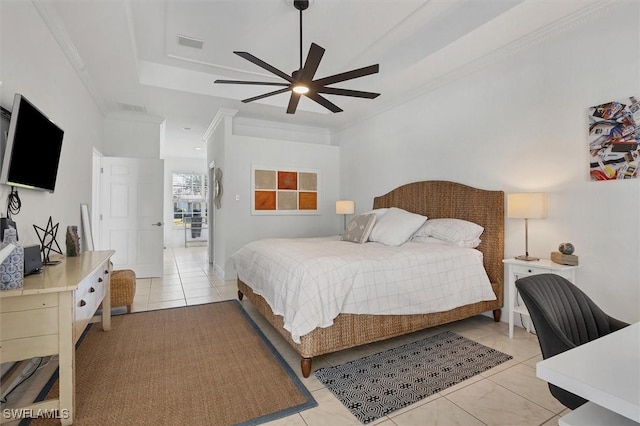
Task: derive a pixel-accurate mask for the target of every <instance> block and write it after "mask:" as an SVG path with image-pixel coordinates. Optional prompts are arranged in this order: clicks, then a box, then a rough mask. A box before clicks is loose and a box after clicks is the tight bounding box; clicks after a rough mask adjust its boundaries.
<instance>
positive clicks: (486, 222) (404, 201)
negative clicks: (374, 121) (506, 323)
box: [373, 180, 504, 299]
mask: <svg viewBox="0 0 640 426" xmlns="http://www.w3.org/2000/svg"><path fill="white" fill-rule="evenodd" d="M383 207H398V208H401V209H404V210H407V211H409V212H412V213H418V214H421V215H424V216H427V217H428V218H430V219H437V218H457V219H464V220H468V221H470V222H474V223H477V224H478V225H480V226H482V227H484V232H483V233H482V236H481V237H480V238H481V240H482V242H481V243H480V245H479V246H478V250H480V251H481V252H482V253H483V254H484V267H485V269H486V270H487V275H488V276H489V279H490V280H491V283H492V284H493V287H494V291H496V296H497V297H498V298H499V299H502V297H503V280H504V266H503V264H502V259H503V258H504V192H503V191H486V190H483V189H478V188H472V187H470V186H467V185H463V184H460V183H455V182H447V181H437V180H433V181H424V182H414V183H409V184H406V185H402V186H400V187H398V188H396V189H394V190H392V191H391V192H389V193H387V194H385V195H381V196H379V197H375V198H374V199H373V208H374V209H379V208H383Z"/></svg>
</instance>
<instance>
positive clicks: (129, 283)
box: [111, 269, 136, 313]
mask: <svg viewBox="0 0 640 426" xmlns="http://www.w3.org/2000/svg"><path fill="white" fill-rule="evenodd" d="M135 295H136V273H135V272H134V271H132V270H131V269H119V270H117V271H113V273H112V274H111V307H112V308H113V307H115V306H126V307H127V313H131V305H132V304H133V297H134V296H135Z"/></svg>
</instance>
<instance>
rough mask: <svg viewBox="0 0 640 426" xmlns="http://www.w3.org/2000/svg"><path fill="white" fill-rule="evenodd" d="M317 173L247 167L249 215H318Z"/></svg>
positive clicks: (301, 170) (289, 169)
mask: <svg viewBox="0 0 640 426" xmlns="http://www.w3.org/2000/svg"><path fill="white" fill-rule="evenodd" d="M319 186H320V174H319V172H318V171H317V170H309V169H296V168H277V167H265V166H256V165H253V166H251V196H252V200H251V214H257V215H261V214H266V215H269V214H273V215H280V214H319V212H320V210H319V209H320V207H319V206H320V195H319V190H318V188H319Z"/></svg>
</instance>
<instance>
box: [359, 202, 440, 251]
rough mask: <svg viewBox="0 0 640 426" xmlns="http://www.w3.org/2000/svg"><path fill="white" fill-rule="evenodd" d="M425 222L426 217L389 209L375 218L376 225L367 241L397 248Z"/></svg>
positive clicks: (393, 208) (392, 208)
mask: <svg viewBox="0 0 640 426" xmlns="http://www.w3.org/2000/svg"><path fill="white" fill-rule="evenodd" d="M425 220H427V217H426V216H422V215H419V214H415V213H410V212H408V211H406V210H402V209H398V208H395V207H391V208H389V209H388V210H387V211H386V212H385V214H383V215H382V216H380V217H378V218H376V223H375V225H374V226H373V229H372V230H371V234H369V241H375V242H378V243H382V244H386V245H388V246H399V245H401V244H404V243H405V242H406V241H407V240H408V239H409V238H411V235H413V233H414V232H416V230H417V229H418V228H420V226H422V224H423V223H424V221H425Z"/></svg>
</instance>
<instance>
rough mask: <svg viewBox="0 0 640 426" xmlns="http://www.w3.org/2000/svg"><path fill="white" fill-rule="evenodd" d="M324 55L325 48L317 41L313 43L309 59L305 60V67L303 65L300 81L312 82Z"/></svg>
mask: <svg viewBox="0 0 640 426" xmlns="http://www.w3.org/2000/svg"><path fill="white" fill-rule="evenodd" d="M323 55H324V49H323V48H322V47H320V46H318V45H317V44H315V43H311V47H310V48H309V53H308V54H307V60H306V61H305V62H304V67H302V73H301V75H300V81H302V82H304V83H307V84H310V83H311V81H312V80H313V76H314V75H316V71H317V70H318V66H319V65H320V60H322V56H323Z"/></svg>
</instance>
